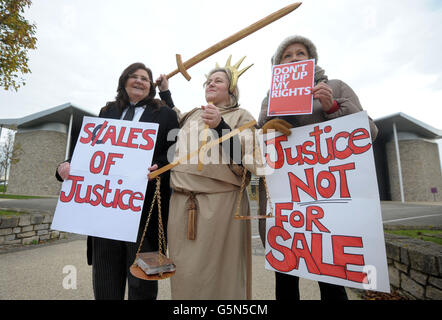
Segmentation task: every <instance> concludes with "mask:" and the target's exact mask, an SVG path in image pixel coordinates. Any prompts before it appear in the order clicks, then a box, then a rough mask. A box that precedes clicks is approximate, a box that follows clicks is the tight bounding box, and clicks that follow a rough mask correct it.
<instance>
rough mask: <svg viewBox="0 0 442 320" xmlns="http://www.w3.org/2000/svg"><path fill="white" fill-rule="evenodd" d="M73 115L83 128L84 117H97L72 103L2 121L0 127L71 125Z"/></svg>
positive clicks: (75, 121) (24, 127)
mask: <svg viewBox="0 0 442 320" xmlns="http://www.w3.org/2000/svg"><path fill="white" fill-rule="evenodd" d="M71 115H73V121H74V123H76V124H78V125H79V126H81V123H80V122H81V121H82V119H83V116H90V117H96V116H97V115H96V114H93V113H91V112H89V111H86V110H83V109H81V108H78V107H76V106H74V105H73V104H71V103H70V102H68V103H65V104H62V105H59V106H56V107H53V108H50V109H47V110H43V111H40V112H37V113H33V114H31V115H29V116H25V117H23V118H15V119H0V125H1V126H2V127H5V128H9V129H26V128H33V127H38V126H41V125H44V124H46V123H51V122H55V123H63V124H66V125H69V122H70V118H71Z"/></svg>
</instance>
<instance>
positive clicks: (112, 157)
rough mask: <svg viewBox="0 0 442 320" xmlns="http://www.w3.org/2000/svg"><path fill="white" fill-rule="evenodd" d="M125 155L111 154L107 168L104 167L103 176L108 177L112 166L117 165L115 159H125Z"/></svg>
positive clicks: (107, 161)
mask: <svg viewBox="0 0 442 320" xmlns="http://www.w3.org/2000/svg"><path fill="white" fill-rule="evenodd" d="M123 157H124V155H123V154H122V153H109V155H108V156H107V160H106V166H105V167H104V172H103V174H104V175H105V176H107V175H108V174H109V170H110V166H111V165H113V164H115V161H114V158H118V159H123Z"/></svg>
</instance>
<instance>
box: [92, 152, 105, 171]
mask: <svg viewBox="0 0 442 320" xmlns="http://www.w3.org/2000/svg"><path fill="white" fill-rule="evenodd" d="M97 157H99V161H100V163H99V164H98V167H95V159H96V158H97ZM105 158H106V155H105V154H104V152H103V151H97V152H95V153H94V154H93V155H92V158H91V161H90V163H89V171H90V172H91V173H94V174H97V173H100V172H101V170H102V169H103V166H104V159H105Z"/></svg>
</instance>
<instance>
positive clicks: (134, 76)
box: [129, 74, 150, 82]
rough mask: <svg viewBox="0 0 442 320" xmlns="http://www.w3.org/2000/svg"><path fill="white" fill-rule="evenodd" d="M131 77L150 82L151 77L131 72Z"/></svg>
mask: <svg viewBox="0 0 442 320" xmlns="http://www.w3.org/2000/svg"><path fill="white" fill-rule="evenodd" d="M129 78H130V79H133V80H140V81H142V82H150V80H149V78H146V77H144V76H139V75H136V74H131V75H130V76H129Z"/></svg>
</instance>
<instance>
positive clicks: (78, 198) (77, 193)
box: [74, 184, 92, 203]
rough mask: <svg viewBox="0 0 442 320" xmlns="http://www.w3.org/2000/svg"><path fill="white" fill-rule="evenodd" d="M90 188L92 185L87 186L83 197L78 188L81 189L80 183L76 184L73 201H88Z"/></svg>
mask: <svg viewBox="0 0 442 320" xmlns="http://www.w3.org/2000/svg"><path fill="white" fill-rule="evenodd" d="M91 188H92V186H87V188H86V195H85V196H84V198H81V197H80V189H81V184H79V185H77V192H76V193H75V198H74V201H75V202H76V203H85V202H86V203H88V202H89V199H90V198H91Z"/></svg>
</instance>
